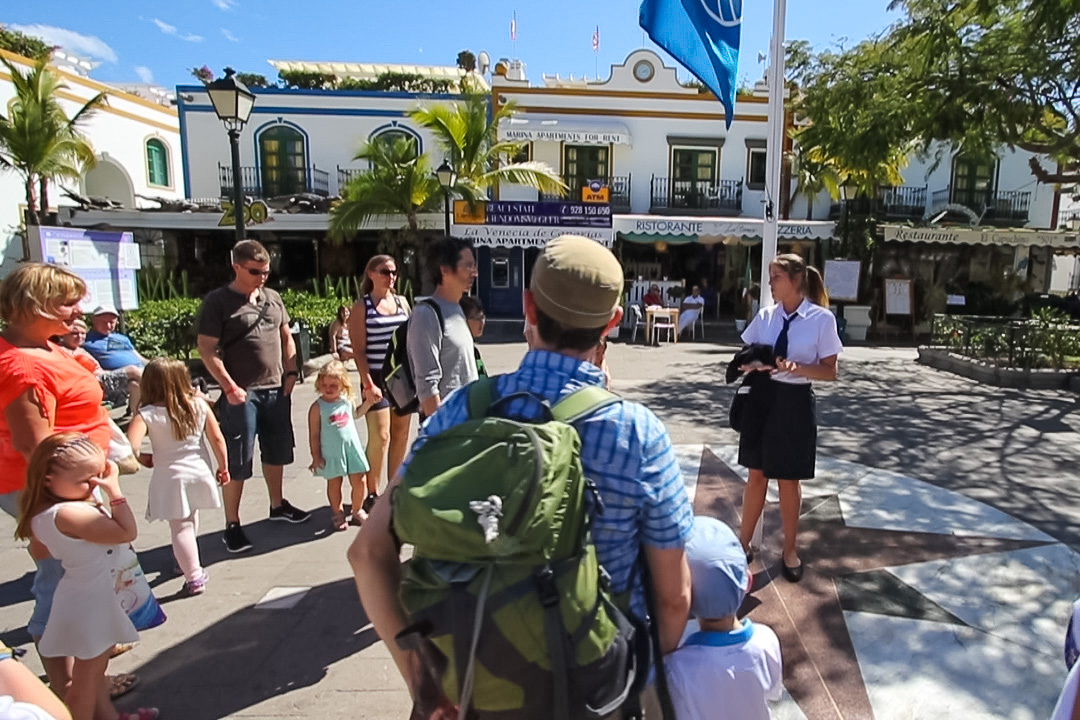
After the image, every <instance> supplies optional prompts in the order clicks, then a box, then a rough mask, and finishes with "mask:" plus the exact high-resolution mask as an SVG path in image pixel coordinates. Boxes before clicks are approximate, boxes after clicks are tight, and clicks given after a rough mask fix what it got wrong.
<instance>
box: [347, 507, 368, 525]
mask: <svg viewBox="0 0 1080 720" xmlns="http://www.w3.org/2000/svg"><path fill="white" fill-rule="evenodd" d="M365 520H367V513H366V512H364V510H363V508H361V509H359V510H357V511H356V512H354V513H353V514H352V516H351V517H350V518H349V524H350V525H352V526H353V527H360V526H361V525H363V524H364V521H365Z"/></svg>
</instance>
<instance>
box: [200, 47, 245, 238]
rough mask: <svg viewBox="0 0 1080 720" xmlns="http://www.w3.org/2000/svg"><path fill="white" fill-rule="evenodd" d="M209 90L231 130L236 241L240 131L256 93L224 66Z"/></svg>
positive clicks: (240, 218) (240, 204) (239, 232)
mask: <svg viewBox="0 0 1080 720" xmlns="http://www.w3.org/2000/svg"><path fill="white" fill-rule="evenodd" d="M206 91H207V93H208V94H209V95H210V102H211V103H213V105H214V112H215V113H217V116H218V119H219V120H221V121H222V122H223V123H225V129H226V130H227V131H228V132H229V145H230V150H231V151H232V176H233V215H234V216H235V217H236V242H240V241H241V240H243V239H244V185H243V183H242V182H241V177H240V131H241V130H242V129H243V128H244V124H245V123H247V121H248V118H249V117H251V109H252V107H253V106H254V105H255V95H254V94H253V93H252V92H251V91H250V90H248V89H247V86H245V85H244V83H242V82H240V81H239V80H237V79H236V71H234V70H233V69H232V68H225V77H223V78H221V79H220V80H215V81H213V82H211V83H207V85H206Z"/></svg>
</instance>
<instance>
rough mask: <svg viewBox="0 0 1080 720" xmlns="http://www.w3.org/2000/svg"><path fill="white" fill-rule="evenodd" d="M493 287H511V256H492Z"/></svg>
mask: <svg viewBox="0 0 1080 720" xmlns="http://www.w3.org/2000/svg"><path fill="white" fill-rule="evenodd" d="M491 287H493V288H508V287H510V258H509V257H498V256H495V257H492V258H491Z"/></svg>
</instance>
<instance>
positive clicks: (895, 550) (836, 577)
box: [694, 448, 1050, 720]
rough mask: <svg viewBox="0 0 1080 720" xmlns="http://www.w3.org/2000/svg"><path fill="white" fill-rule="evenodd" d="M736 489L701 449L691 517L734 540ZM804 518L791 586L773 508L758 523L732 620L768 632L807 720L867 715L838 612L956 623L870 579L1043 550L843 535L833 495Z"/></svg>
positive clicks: (995, 542)
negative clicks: (915, 567)
mask: <svg viewBox="0 0 1080 720" xmlns="http://www.w3.org/2000/svg"><path fill="white" fill-rule="evenodd" d="M810 482H813V481H810ZM744 487H745V484H744V482H743V481H742V479H741V478H740V477H739V476H738V475H737V474H736V473H735V472H734V471H732V470H731V468H729V467H728V466H727V465H726V464H725V463H724V462H723V461H722V460H720V458H718V457H717V456H716V455H715V454H713V452H712V451H711V450H709V449H708V448H705V449H704V451H703V454H702V458H701V468H700V471H699V473H698V482H697V491H696V495H695V498H694V511H695V513H696V514H698V515H710V516H712V517H716V518H719V519H720V520H723V521H724V522H726V523H728V524H729V525H730V526H731V527H732V528H734V529H736V532H737V529H738V527H739V523H740V517H741V510H742V494H743V488H744ZM802 512H803V514H802V518H801V521H800V523H799V556H800V557H801V558H802V560H803V562H804V563H805V564H806V571H805V574H804V576H803V580H802V582H800V583H797V584H792V583H789V582H787V581H786V580H784V579H783V577H782V575H781V573H780V570H781V565H780V563H781V545H782V540H783V535H782V531H781V529H780V510H779V507H778V506H777V505H776V504H775V503H768V504H767V505H766V507H765V512H764V514H763V517H762V522H763V523H764V524H763V531H764V535H763V538H764V539H763V547H761V548H760V549H759V550H758V553H757V557H756V558H755V560H754V563H753V565H752V566H751V569H752V570H753V571H754V589H753V591H752V594H751V595H748V596H747V599H746V603H744V605H743V608H742V611H741V613H740V614H742V615H748V616H749V617H750V618H751V619H753V620H754V621H755V622H761V623H764V624H766V625H768V626H769V627H771V628H772V629H773V630H774V631H775V632H776V634H777V636H778V637H779V638H780V646H781V650H782V652H783V660H784V685H785V687H786V688H787V691H788V692H789V693H790V694H791V697H792V698H793V699H794V700H795V702H796V703H798V705H799V707H800V709H801V710H802V711H803V713H805V715H806V716H807V718H810V719H811V720H826V719H829V720H831V719H832V718H838V719H842V720H856V719H858V720H862V719H864V718H866V719H872V718H873V717H874V711H873V708H872V707H871V705H870V698H869V696H868V693H867V689H866V684H865V682H864V681H863V676H862V673H861V671H860V669H859V663H858V660H857V658H856V655H855V648H854V646H853V645H852V641H851V636H850V634H849V633H848V629H847V624H846V622H845V620H844V610H845V609H848V610H855V609H857V610H859V611H863V612H874V613H878V614H887V615H897V616H902V617H918V618H920V619H926V620H936V621H939V622H950V623H956V624H962V623H960V621H959V620H958V619H957V618H955V617H954V616H953V615H952V614H951V613H948V612H946V611H945V610H943V609H942V608H941V607H940V606H938V605H937V604H936V603H933V602H932V601H930V600H929V599H927V598H925V597H924V596H923V595H922V594H921V593H919V592H918V591H917V590H916V589H914V588H911V587H910V586H907V585H904V584H903V583H901V582H900V581H899V580H898V579H896V578H895V577H893V576H891V574H888V573H881V572H877V571H880V570H881V569H882V568H886V567H893V566H898V565H908V564H912V563H921V562H927V561H930V560H939V559H944V558H954V557H962V556H968V555H982V554H989V553H1000V552H1008V551H1010V550H1019V549H1023V548H1030V547H1036V546H1040V545H1047V544H1050V543H1047V542H1044V541H1038V540H1007V539H1001V538H993V537H972V536H957V535H947V534H937V533H926V532H902V531H896V530H879V529H873V528H857V527H848V526H847V525H846V524H845V523H844V519H843V516H842V514H841V512H840V503H839V499H838V497H837V496H836V495H832V496H826V497H814V498H807V497H804V498H803V508H802ZM885 578H891V580H886V579H885ZM875 595H876V596H878V597H877V598H876V601H875V597H874V596H875Z"/></svg>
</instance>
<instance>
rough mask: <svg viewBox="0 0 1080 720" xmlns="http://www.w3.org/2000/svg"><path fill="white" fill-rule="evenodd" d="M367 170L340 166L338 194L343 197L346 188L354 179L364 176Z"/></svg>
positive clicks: (338, 171)
mask: <svg viewBox="0 0 1080 720" xmlns="http://www.w3.org/2000/svg"><path fill="white" fill-rule="evenodd" d="M365 172H367V171H366V170H362V169H360V168H343V167H341V166H340V165H338V169H337V194H338V195H341V194H342V193H344V192H345V186H346V185H348V184H349V183H350V182H352V181H353V180H354V179H356V178H358V177H360V176H361V175H363V174H364V173H365Z"/></svg>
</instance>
